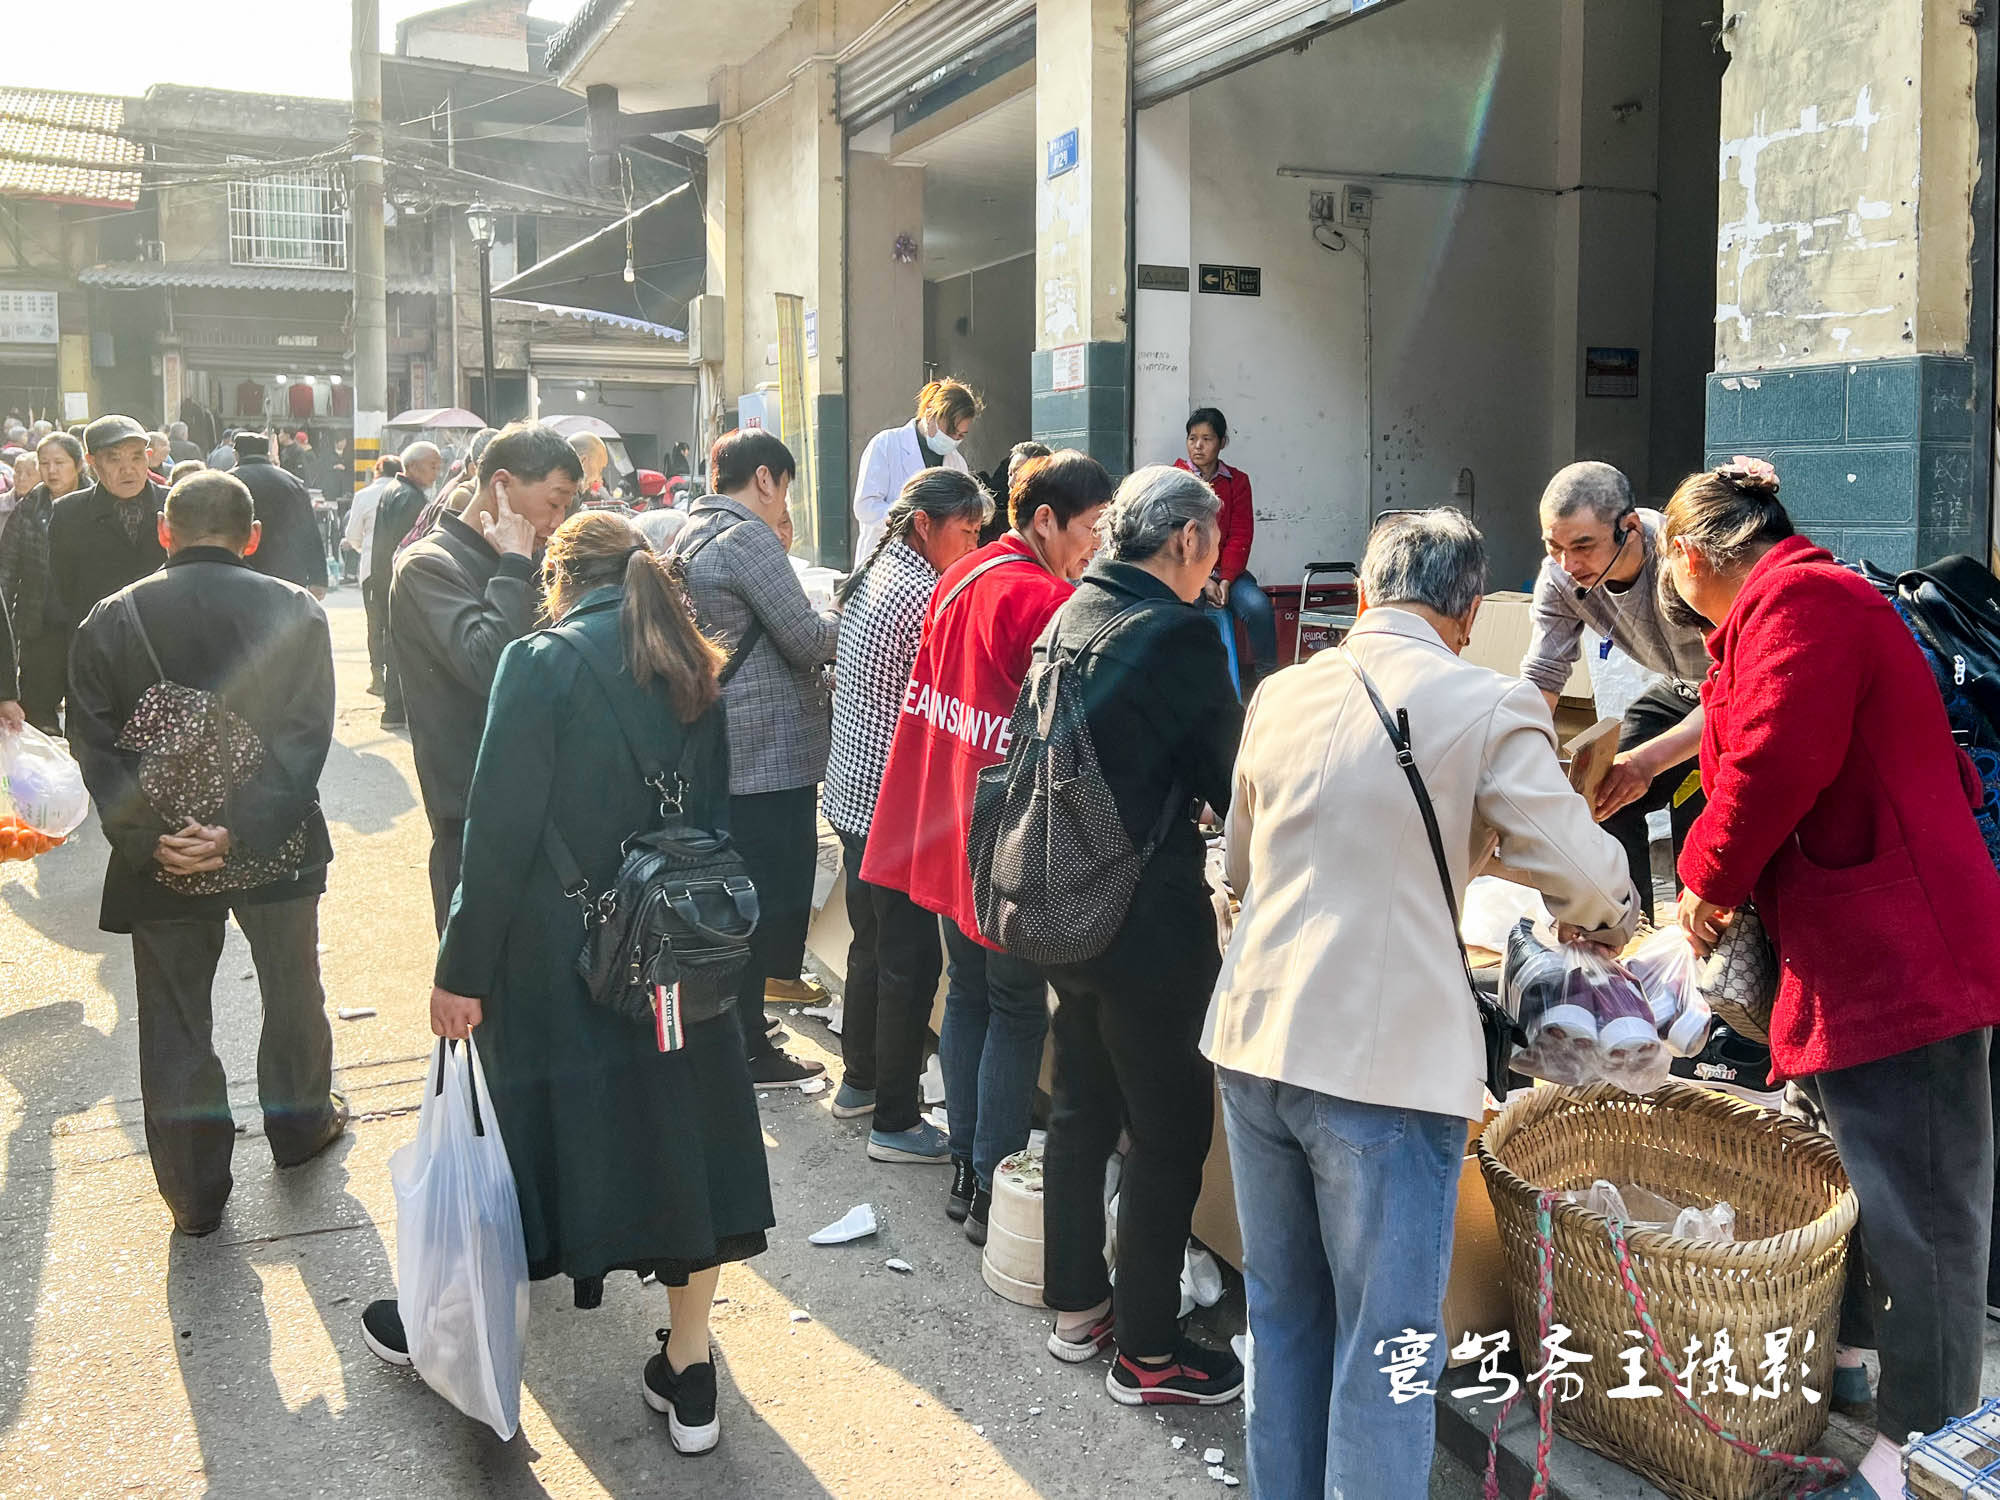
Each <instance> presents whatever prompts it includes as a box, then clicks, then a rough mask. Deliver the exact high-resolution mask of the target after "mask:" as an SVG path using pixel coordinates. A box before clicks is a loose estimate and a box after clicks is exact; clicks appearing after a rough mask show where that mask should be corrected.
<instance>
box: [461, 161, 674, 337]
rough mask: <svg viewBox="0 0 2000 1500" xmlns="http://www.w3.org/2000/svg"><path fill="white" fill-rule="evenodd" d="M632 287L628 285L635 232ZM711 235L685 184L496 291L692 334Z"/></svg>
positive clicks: (510, 297) (509, 296)
mask: <svg viewBox="0 0 2000 1500" xmlns="http://www.w3.org/2000/svg"><path fill="white" fill-rule="evenodd" d="M628 229H629V230H630V231H631V234H630V241H629V245H630V251H631V265H632V280H631V281H629V282H628V281H626V279H625V265H626V251H627V246H628V240H627V233H626V232H627V230H628ZM707 265H708V227H707V225H706V224H705V223H704V221H703V218H702V211H701V203H700V200H699V199H698V198H697V197H696V195H695V191H694V188H693V185H692V184H690V183H685V182H684V183H682V184H681V185H680V186H679V187H676V188H673V189H671V190H669V191H667V192H665V193H662V194H661V195H660V196H659V197H657V198H655V199H654V200H653V201H652V202H651V203H648V204H647V205H645V207H643V208H639V209H635V210H634V211H633V212H632V213H630V214H628V215H626V216H625V217H624V218H622V219H619V220H617V221H616V222H614V223H611V224H608V225H606V226H605V227H604V228H602V229H600V230H598V231H597V233H596V234H593V235H591V236H590V237H589V238H587V239H581V240H578V241H577V242H576V243H575V244H574V245H571V246H570V247H569V248H568V249H566V250H562V251H558V252H557V253H556V254H554V255H551V256H550V257H549V258H548V259H547V260H542V261H537V262H536V263H535V264H534V265H532V266H530V267H528V269H527V270H525V271H523V272H521V273H520V274H519V275H517V276H513V277H510V278H509V279H508V280H506V281H503V282H501V283H500V285H498V286H496V287H495V288H493V295H494V296H495V297H505V298H509V299H512V300H514V301H518V302H538V303H546V304H549V305H551V306H554V307H558V308H575V309H579V310H595V311H597V312H604V313H615V314H617V315H618V316H620V317H625V318H634V319H637V320H638V321H640V322H643V323H647V324H652V325H655V326H665V327H667V328H672V329H679V328H685V327H686V326H687V309H688V303H689V302H690V301H691V300H693V298H694V297H695V296H697V295H698V294H699V293H700V291H701V288H702V277H703V274H704V272H705V270H706V268H707Z"/></svg>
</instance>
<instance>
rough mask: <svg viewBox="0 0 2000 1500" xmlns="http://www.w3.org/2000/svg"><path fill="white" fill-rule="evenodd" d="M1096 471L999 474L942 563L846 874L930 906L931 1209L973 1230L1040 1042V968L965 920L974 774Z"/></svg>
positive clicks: (1051, 606)
mask: <svg viewBox="0 0 2000 1500" xmlns="http://www.w3.org/2000/svg"><path fill="white" fill-rule="evenodd" d="M1112 490H1113V486H1112V483H1111V476H1110V475H1109V474H1107V473H1106V472H1105V471H1104V466H1103V465H1102V464H1100V463H1098V462H1097V461H1096V460H1095V459H1092V458H1090V457H1088V456H1086V455H1085V454H1082V453H1078V452H1075V451H1073V450H1065V451H1063V452H1060V453H1056V454H1053V455H1051V456H1050V457H1048V458H1037V459H1033V460H1030V461H1029V462H1028V463H1025V464H1023V465H1022V466H1021V468H1020V469H1019V470H1018V471H1017V472H1016V473H1015V475H1014V484H1013V490H1012V493H1011V495H1010V496H1009V513H1010V514H1011V515H1012V517H1013V522H1014V528H1013V530H1011V531H1009V532H1008V533H1007V534H1006V535H1005V536H1002V537H1001V538H1000V539H999V540H998V541H996V542H993V543H992V544H990V545H988V546H985V547H981V548H980V549H979V550H978V551H977V552H974V553H972V554H971V555H970V556H969V557H966V558H963V559H961V560H960V561H959V562H957V563H954V564H953V565H952V566H951V567H950V568H948V569H947V570H946V571H945V573H944V576H943V577H941V578H940V579H939V580H938V584H937V591H936V593H934V594H933V595H932V596H931V603H930V608H929V609H928V610H927V611H926V612H925V614H924V624H923V638H922V640H921V642H920V643H919V645H918V647H917V660H916V665H915V666H914V667H913V668H912V669H911V671H910V683H909V687H908V688H907V689H906V690H905V691H904V694H903V709H902V713H901V715H900V716H899V717H898V719H897V722H896V736H895V739H894V741H893V742H892V743H891V745H890V747H889V764H888V768H887V770H885V771H884V772H883V774H882V792H881V796H880V797H879V798H878V799H877V800H876V803H875V819H874V822H873V823H872V824H871V825H870V828H869V831H868V851H867V855H866V857H865V859H864V860H863V863H862V867H861V878H862V879H863V880H865V881H867V882H868V883H869V884H870V885H880V886H887V887H889V888H890V889H891V890H898V891H902V892H903V893H904V894H906V895H907V896H908V897H909V898H910V899H911V900H912V901H914V902H916V904H917V905H919V906H921V907H923V908H925V909H926V910H927V911H934V912H936V913H938V914H939V915H940V916H941V917H943V918H944V944H945V953H946V958H947V970H948V973H949V976H950V983H949V987H948V988H947V990H946V992H945V1014H944V1031H943V1034H942V1035H941V1036H940V1037H939V1038H938V1051H939V1053H940V1055H941V1058H942V1061H943V1066H944V1078H945V1085H944V1086H945V1100H946V1112H947V1114H948V1116H949V1118H950V1121H951V1160H952V1184H951V1193H950V1197H949V1199H948V1201H947V1204H946V1208H945V1212H946V1213H947V1214H948V1215H950V1217H951V1218H953V1219H954V1220H961V1221H963V1222H964V1224H965V1233H966V1237H967V1238H968V1239H970V1240H971V1241H972V1242H973V1243H974V1244H975V1245H983V1244H985V1243H986V1218H987V1208H988V1205H989V1204H990V1203H991V1201H992V1198H991V1193H992V1187H993V1171H994V1168H996V1167H998V1166H999V1165H1000V1162H1001V1160H1002V1159H1003V1158H1005V1157H1007V1156H1008V1155H1010V1154H1012V1153H1013V1152H1015V1151H1019V1150H1020V1149H1021V1148H1022V1147H1023V1146H1025V1145H1027V1144H1028V1124H1029V1120H1030V1109H1031V1107H1032V1103H1033V1097H1034V1090H1035V1079H1036V1077H1037V1076H1038V1075H1039V1074H1040V1072H1041V1063H1042V1039H1043V1038H1044V1037H1045V1036H1046V1035H1047V1034H1048V1026H1049V1012H1048V994H1047V987H1046V984H1045V982H1044V980H1043V978H1042V974H1041V971H1040V970H1039V969H1037V968H1036V967H1035V966H1034V965H1033V964H1031V963H1028V962H1027V961H1026V960H1024V959H1019V958H1015V957H1013V956H1012V955H1010V954H1007V953H1003V952H1001V951H1000V950H999V949H997V948H995V947H994V946H993V945H992V944H991V943H988V942H987V941H986V940H985V938H983V937H981V936H980V933H979V919H978V916H977V915H976V914H975V912H974V910H973V904H972V868H971V866H970V865H969V864H968V863H967V861H966V854H965V846H966V838H967V835H968V834H969V833H970V831H971V827H972V793H973V786H974V783H975V781H976V780H977V778H978V775H979V773H980V772H981V771H982V770H984V769H985V768H986V767H987V766H991V765H997V764H999V762H1000V761H1002V760H1004V759H1005V758H1006V755H1007V738H1008V730H1007V725H1008V721H1009V720H1010V719H1011V718H1012V717H1013V714H1014V700H1015V699H1016V698H1017V697H1019V696H1020V692H1021V680H1022V679H1023V678H1024V677H1026V676H1027V675H1028V658H1029V656H1030V654H1031V653H1032V652H1033V650H1034V645H1035V640H1036V638H1037V637H1038V636H1040V635H1041V633H1042V628H1043V627H1044V626H1045V625H1047V624H1048V623H1049V620H1050V618H1051V617H1052V616H1053V615H1054V614H1055V612H1056V611H1057V610H1058V609H1060V608H1061V607H1062V605H1063V603H1064V601H1065V600H1067V599H1068V598H1069V596H1070V594H1071V592H1072V591H1073V589H1074V587H1075V583H1076V580H1077V579H1078V578H1080V577H1082V576H1083V570H1084V567H1085V566H1086V565H1087V564H1088V563H1089V562H1090V559H1091V555H1092V554H1093V553H1095V552H1096V550H1097V529H1096V528H1097V518H1098V516H1099V515H1100V514H1101V513H1102V511H1103V510H1104V507H1105V504H1106V503H1107V502H1108V501H1109V500H1110V499H1111V495H1112Z"/></svg>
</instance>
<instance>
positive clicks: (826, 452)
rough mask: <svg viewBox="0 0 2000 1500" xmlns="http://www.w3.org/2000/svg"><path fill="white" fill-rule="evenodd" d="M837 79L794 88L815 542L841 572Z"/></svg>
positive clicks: (842, 252) (811, 70) (841, 174)
mask: <svg viewBox="0 0 2000 1500" xmlns="http://www.w3.org/2000/svg"><path fill="white" fill-rule="evenodd" d="M834 79H835V68H834V64H833V63H832V62H830V61H827V60H825V59H824V58H822V59H821V60H819V61H816V62H813V63H810V64H808V65H807V67H806V68H805V70H804V71H803V72H801V73H800V74H799V75H798V77H797V79H796V80H795V81H794V83H793V86H792V99H793V104H794V107H795V109H796V111H797V113H796V116H795V118H796V119H797V126H796V128H797V130H798V133H799V136H800V147H801V150H802V152H803V153H804V155H805V156H806V157H807V159H808V160H810V162H811V163H812V168H811V170H812V183H813V204H812V220H811V222H812V225H813V253H814V264H813V267H812V275H811V283H812V286H813V288H814V290H813V291H811V292H809V293H808V294H807V295H806V311H807V313H808V315H810V316H811V317H812V319H813V325H812V326H813V342H812V344H811V345H810V346H809V352H808V355H807V358H806V406H807V421H808V422H809V423H810V424H811V426H812V445H813V459H814V462H813V471H814V473H813V503H814V504H815V506H816V507H817V508H818V516H817V524H816V526H815V529H814V535H815V537H816V539H817V542H818V547H817V554H818V561H820V562H822V563H824V564H826V565H827V566H828V567H836V568H844V567H846V566H847V565H848V559H849V558H850V556H851V555H852V553H853V550H854V544H853V529H854V523H853V517H852V515H851V513H850V510H849V506H848V496H849V495H850V494H851V493H852V491H851V490H850V489H849V488H848V480H847V476H848V472H849V455H848V449H847V390H848V382H847V379H846V344H847V340H846V335H845V329H846V324H847V301H846V296H845V291H844V289H845V287H846V283H847V238H846V233H845V229H846V218H847V183H846V172H845V158H846V149H845V147H846V132H845V131H844V130H843V129H842V127H841V123H840V111H839V106H838V104H837V102H836V99H835V90H834ZM812 350H816V351H817V352H810V351H812Z"/></svg>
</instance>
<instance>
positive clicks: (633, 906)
mask: <svg viewBox="0 0 2000 1500" xmlns="http://www.w3.org/2000/svg"><path fill="white" fill-rule="evenodd" d="M549 633H550V634H551V635H552V636H554V637H555V638H556V639H557V640H559V641H562V642H564V643H565V644H567V645H568V646H569V647H571V648H572V649H573V650H574V651H575V652H576V653H577V655H578V656H580V657H581V658H582V659H583V665H584V670H585V671H587V672H588V673H589V674H590V675H591V676H592V677H594V678H595V679H596V680H597V684H598V686H599V687H601V688H602V689H603V690H604V696H605V698H606V699H607V700H608V701H609V702H610V704H611V708H612V712H613V714H614V715H615V716H616V717H617V720H618V728H619V732H620V734H621V735H622V736H623V737H624V740H625V744H626V747H627V748H628V749H630V750H631V752H632V758H633V759H634V760H636V761H637V762H638V763H639V771H640V774H641V775H642V776H643V777H644V778H645V781H646V784H647V785H648V786H650V787H652V788H653V790H654V791H655V792H657V793H659V797H660V826H659V827H658V828H654V829H650V830H641V831H638V832H635V833H633V834H632V835H631V836H630V837H629V838H627V839H626V840H625V843H624V846H623V847H624V854H625V858H624V861H623V862H622V863H621V864H620V865H619V867H618V874H617V876H616V877H615V878H614V879H613V881H612V883H611V884H610V885H609V886H608V887H607V888H606V889H605V890H603V891H602V892H600V893H598V894H597V895H596V896H595V897H593V896H592V895H591V892H590V882H589V881H588V880H586V879H585V878H584V875H583V872H582V870H581V869H579V868H578V866H577V862H576V859H575V857H574V856H573V855H572V854H571V853H570V849H569V845H568V844H567V843H566V842H564V840H563V836H562V834H560V833H559V832H557V830H556V826H555V824H554V823H548V824H546V825H544V827H543V831H542V847H543V850H544V851H545V852H546V853H547V854H548V856H549V862H550V863H551V864H553V865H554V866H555V871H556V878H557V879H558V880H560V881H561V882H562V888H563V894H564V895H565V896H567V897H569V898H570V899H571V900H573V901H576V902H577V903H579V904H580V905H581V906H582V907H583V926H584V941H583V951H582V952H581V953H580V954H578V956H577V961H576V971H577V973H578V974H580V975H582V976H583V980H584V982H585V983H586V984H587V985H588V986H589V987H590V998H591V999H592V1001H594V1002H595V1003H596V1004H598V1005H601V1006H603V1007H605V1009H607V1010H610V1011H612V1012H614V1013H615V1014H617V1015H621V1016H624V1017H625V1018H626V1019H627V1020H631V1021H650V1022H652V1023H653V1025H654V1028H655V1032H656V1036H657V1040H658V1043H659V1048H660V1050H661V1051H662V1052H672V1051H675V1050H677V1049H678V1048H679V1047H680V1046H681V1044H682V1042H683V1041H684V1040H685V1033H686V1028H687V1027H689V1026H691V1025H693V1024H694V1023H696V1022H698V1021H708V1020H713V1019H714V1018H715V1017H717V1016H719V1015H721V1014H722V1013H723V1012H724V1011H726V1010H728V1009H729V1008H730V1007H731V1006H732V1005H734V1004H735V1000H736V987H735V986H736V976H737V975H738V974H739V973H740V972H741V971H742V968H743V965H744V964H745V963H746V962H747V961H748V960H749V957H750V934H751V933H753V932H755V931H756V930H757V917H758V907H757V887H756V884H755V883H754V882H753V881H752V880H751V879H750V872H749V870H748V868H747V867H746V866H745V865H744V863H743V856H742V855H740V854H738V853H737V852H736V849H735V846H734V845H732V844H731V843H730V841H729V835H728V834H726V833H721V832H717V831H714V830H711V829H706V828H695V827H692V826H690V825H689V824H688V823H687V822H686V820H685V817H684V815H683V813H682V802H683V799H684V798H685V796H686V794H687V783H686V781H685V780H683V779H682V777H681V774H680V762H679V761H678V760H677V761H676V762H675V763H674V765H673V766H672V767H671V768H669V767H666V766H664V765H662V764H661V762H660V758H659V756H658V755H657V754H655V753H654V752H653V750H652V743H653V735H652V732H651V731H649V730H648V729H647V727H646V726H645V725H643V724H641V723H638V722H637V721H636V716H635V715H634V713H633V710H632V702H631V692H632V681H631V678H630V677H629V675H627V674H626V673H625V670H624V667H623V664H622V663H620V662H617V661H614V660H611V659H610V658H609V657H607V656H606V654H605V652H604V650H603V648H602V647H601V646H600V645H599V644H598V643H597V642H596V641H594V640H592V639H591V638H590V637H589V636H587V635H585V634H584V633H583V632H581V631H579V630H563V629H557V630H553V631H551V632H549ZM687 743H688V741H687V739H685V738H684V739H683V740H682V742H681V746H682V748H681V754H682V755H683V756H685V755H686V753H687V748H686V747H687Z"/></svg>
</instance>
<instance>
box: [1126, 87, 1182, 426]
mask: <svg viewBox="0 0 2000 1500" xmlns="http://www.w3.org/2000/svg"><path fill="white" fill-rule="evenodd" d="M1190 131H1191V120H1190V110H1189V96H1188V95H1186V94H1178V95H1176V96H1175V97H1173V98H1172V99H1168V100H1166V101H1164V102H1163V103H1160V104H1155V105H1154V106H1153V107H1152V108H1150V109H1145V110H1141V111H1140V112H1139V116H1138V120H1137V139H1136V140H1135V141H1134V142H1133V150H1132V168H1133V175H1134V178H1135V179H1136V181H1135V183H1134V188H1135V192H1134V195H1133V196H1134V203H1133V214H1132V217H1133V230H1132V233H1133V240H1134V254H1133V259H1134V260H1136V261H1137V262H1138V263H1139V264H1140V265H1142V266H1144V265H1156V266H1178V267H1181V268H1182V270H1183V271H1184V272H1185V273H1186V278H1187V279H1186V280H1185V281H1184V282H1183V284H1182V285H1181V286H1180V288H1179V289H1178V290H1176V289H1173V288H1161V287H1155V288H1152V289H1148V288H1147V287H1146V286H1145V285H1144V280H1143V276H1142V279H1141V284H1140V285H1139V286H1137V287H1134V288H1133V290H1132V344H1133V360H1132V451H1133V452H1135V453H1143V454H1156V453H1167V454H1173V453H1178V452H1180V450H1181V446H1182V443H1183V440H1184V434H1185V432H1186V423H1187V414H1188V411H1189V409H1190V408H1191V407H1192V406H1193V404H1194V401H1193V393H1192V390H1191V388H1190V385H1189V381H1190V379H1191V376H1190V373H1189V372H1190V370H1191V368H1192V354H1193V320H1194V297H1195V293H1194V291H1193V287H1192V278H1193V275H1194V271H1193V266H1194V201H1193V190H1194V162H1193V156H1192V151H1191V146H1192V141H1191V135H1190Z"/></svg>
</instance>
